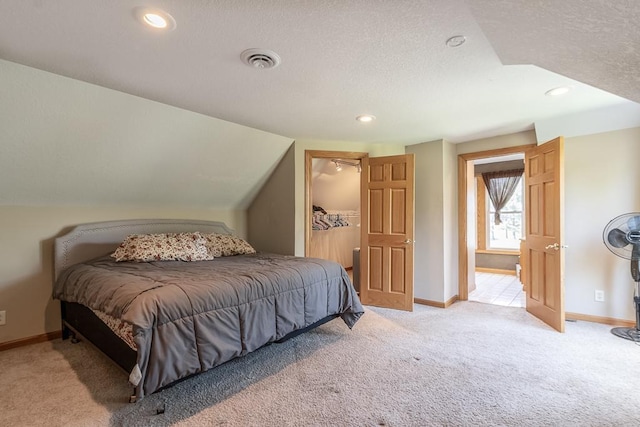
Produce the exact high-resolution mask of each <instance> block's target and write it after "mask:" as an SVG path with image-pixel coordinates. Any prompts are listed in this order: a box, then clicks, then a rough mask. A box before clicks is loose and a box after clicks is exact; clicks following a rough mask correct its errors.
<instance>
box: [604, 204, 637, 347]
mask: <svg viewBox="0 0 640 427" xmlns="http://www.w3.org/2000/svg"><path fill="white" fill-rule="evenodd" d="M602 238H603V240H604V244H605V246H606V247H607V248H609V250H610V251H611V252H613V253H614V254H615V255H617V256H619V257H621V258H624V259H628V260H630V262H631V277H632V278H633V281H634V282H636V287H635V290H634V295H633V302H634V305H635V310H636V327H635V328H613V329H612V330H611V333H612V334H614V335H616V336H618V337H621V338H624V339H628V340H632V341H640V212H631V213H626V214H622V215H620V216H617V217H615V218H614V219H612V220H611V221H609V224H607V226H606V227H605V228H604V231H603V232H602Z"/></svg>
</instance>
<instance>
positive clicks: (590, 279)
mask: <svg viewBox="0 0 640 427" xmlns="http://www.w3.org/2000/svg"><path fill="white" fill-rule="evenodd" d="M638 159H640V128H633V129H625V130H619V131H615V132H606V133H600V134H596V135H588V136H581V137H574V138H567V139H566V140H565V244H567V245H568V246H569V247H568V248H567V249H566V250H565V301H566V302H565V309H566V311H567V312H570V313H581V314H588V315H593V316H601V317H608V318H614V319H626V320H631V321H633V320H635V314H634V308H633V300H632V298H633V288H634V286H635V284H634V282H633V281H632V279H631V274H630V272H629V261H627V260H624V259H622V258H619V257H617V256H615V255H614V254H613V253H611V252H610V251H609V250H608V249H607V248H606V247H605V245H604V243H603V240H602V231H603V229H604V227H605V226H606V225H607V223H608V222H609V221H610V220H612V219H613V218H614V217H616V216H618V215H621V214H624V213H627V212H640V168H638ZM595 290H603V291H604V292H605V301H604V302H596V301H594V291H595Z"/></svg>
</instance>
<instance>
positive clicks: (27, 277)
mask: <svg viewBox="0 0 640 427" xmlns="http://www.w3.org/2000/svg"><path fill="white" fill-rule="evenodd" d="M135 218H187V219H204V220H216V221H223V222H225V223H226V224H227V225H228V226H229V227H231V228H233V229H235V230H236V231H237V232H238V234H240V235H242V236H244V235H245V215H244V212H243V211H232V210H206V209H199V210H191V209H179V208H159V207H146V208H145V207H123V206H119V207H114V206H102V207H53V206H43V207H21V206H0V235H1V236H2V239H0V272H2V273H1V275H0V310H6V312H7V324H6V325H4V326H0V343H3V342H8V341H13V340H17V339H22V338H26V337H32V336H36V335H40V334H43V333H46V332H52V331H57V330H60V309H59V302H58V301H54V300H52V299H51V292H52V286H53V269H52V268H53V240H54V238H55V237H56V236H58V235H60V234H61V233H62V232H63V231H66V230H69V229H70V228H71V227H72V226H74V225H76V224H81V223H87V222H97V221H109V220H117V219H135Z"/></svg>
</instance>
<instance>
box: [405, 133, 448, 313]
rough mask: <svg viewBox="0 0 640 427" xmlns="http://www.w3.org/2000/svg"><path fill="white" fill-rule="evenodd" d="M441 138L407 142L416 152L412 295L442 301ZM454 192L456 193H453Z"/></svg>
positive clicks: (443, 237)
mask: <svg viewBox="0 0 640 427" xmlns="http://www.w3.org/2000/svg"><path fill="white" fill-rule="evenodd" d="M445 144H446V143H445V142H444V141H443V140H437V141H431V142H425V143H422V144H416V145H409V146H407V147H406V148H405V150H406V152H407V154H414V155H415V163H416V168H415V173H416V177H415V241H416V242H415V263H414V265H415V267H414V295H415V297H416V298H419V299H425V300H429V301H437V302H444V301H445V275H446V274H448V273H445V270H446V269H447V268H448V266H446V265H445V243H444V240H445V230H446V229H445V208H444V206H445V203H446V201H445V192H444V186H445V183H444V169H445V168H444V147H445ZM454 194H455V193H454Z"/></svg>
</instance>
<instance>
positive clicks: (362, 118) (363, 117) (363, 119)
mask: <svg viewBox="0 0 640 427" xmlns="http://www.w3.org/2000/svg"><path fill="white" fill-rule="evenodd" d="M375 119H376V116H372V115H371V114H361V115H359V116H358V117H356V120H357V121H359V122H360V123H370V122H372V121H374V120H375Z"/></svg>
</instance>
